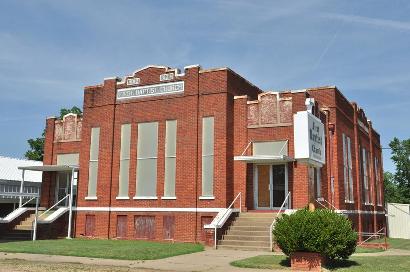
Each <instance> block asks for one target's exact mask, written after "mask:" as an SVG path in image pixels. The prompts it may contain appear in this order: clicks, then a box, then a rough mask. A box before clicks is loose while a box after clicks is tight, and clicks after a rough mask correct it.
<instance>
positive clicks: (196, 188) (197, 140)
mask: <svg viewBox="0 0 410 272" xmlns="http://www.w3.org/2000/svg"><path fill="white" fill-rule="evenodd" d="M197 73H198V74H197V77H198V78H197V89H196V91H197V94H196V97H197V107H196V167H195V179H196V181H195V242H198V180H199V179H198V175H199V171H198V167H199V151H198V149H199V69H198V71H197ZM201 228H202V226H201ZM201 230H202V229H201Z"/></svg>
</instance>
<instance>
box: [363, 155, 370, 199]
mask: <svg viewBox="0 0 410 272" xmlns="http://www.w3.org/2000/svg"><path fill="white" fill-rule="evenodd" d="M362 174H363V194H364V199H363V200H364V203H365V204H371V197H370V187H369V152H367V150H366V149H365V148H362Z"/></svg>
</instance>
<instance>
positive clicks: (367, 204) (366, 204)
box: [364, 203, 374, 206]
mask: <svg viewBox="0 0 410 272" xmlns="http://www.w3.org/2000/svg"><path fill="white" fill-rule="evenodd" d="M364 205H365V206H374V204H372V203H364Z"/></svg>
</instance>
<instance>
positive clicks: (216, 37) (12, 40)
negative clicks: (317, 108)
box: [0, 0, 410, 171]
mask: <svg viewBox="0 0 410 272" xmlns="http://www.w3.org/2000/svg"><path fill="white" fill-rule="evenodd" d="M409 14H410V1H408V0H404V1H395V0H386V1H384V0H379V1H373V0H372V1H366V0H361V1H332V0H323V1H319V0H309V1H306V0H301V1H276V0H268V1H262V0H261V1H241V0H222V1H195V0H189V1H179V0H173V1H169V0H168V1H159V0H158V1H134V0H133V1H131V0H130V1H125V0H120V1H102V0H98V1H97V0H95V1H88V0H82V1H79V0H78V1H74V0H73V1H64V0H59V1H52V0H49V1H47V0H37V1H34V0H27V1H23V0H17V1H16V0H2V1H1V2H0V82H1V85H0V94H1V95H0V102H1V103H0V155H3V156H11V157H23V156H24V153H25V151H26V150H27V149H28V145H27V139H29V138H33V137H38V136H40V135H41V133H42V131H43V129H44V126H45V118H46V117H48V116H53V115H58V113H59V109H60V108H64V107H65V108H67V107H70V108H71V107H72V106H74V105H76V106H80V107H81V106H82V102H83V101H82V99H83V88H84V86H89V85H94V84H99V83H101V82H102V81H103V79H104V78H107V77H113V76H120V77H123V76H125V75H128V74H131V73H132V72H133V71H135V70H137V69H138V68H142V67H144V66H146V65H149V64H156V65H165V66H170V67H178V68H181V69H182V68H183V67H184V66H187V65H191V64H200V65H201V66H202V67H203V68H212V67H230V68H231V69H233V70H235V71H236V72H237V73H239V74H240V75H242V76H243V77H245V78H246V79H248V80H249V81H251V82H252V83H254V84H255V85H257V86H258V87H260V88H261V89H263V90H275V91H279V90H289V89H304V88H309V87H316V86H324V85H336V86H337V87H338V88H339V89H340V90H341V91H342V92H343V94H344V95H345V96H346V97H347V98H348V99H349V100H351V101H355V102H357V103H358V104H359V106H360V107H362V108H364V109H365V112H366V115H367V117H368V118H369V119H370V120H372V122H373V126H374V128H375V129H376V130H377V131H378V132H379V133H380V134H381V140H382V145H383V146H384V147H387V146H388V143H389V142H390V140H391V139H392V138H393V137H398V138H400V139H408V138H410V125H409V124H410V121H409V118H410V90H408V88H409V86H410V54H409V53H410V18H409ZM383 155H384V169H385V170H388V171H394V165H393V163H392V162H391V160H390V153H389V150H384V154H383Z"/></svg>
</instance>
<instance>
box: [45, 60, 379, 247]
mask: <svg viewBox="0 0 410 272" xmlns="http://www.w3.org/2000/svg"><path fill="white" fill-rule="evenodd" d="M162 74H172V75H173V76H172V78H171V79H170V80H167V81H165V82H161V81H160V76H161V75H162ZM132 78H138V79H139V85H138V86H149V85H153V84H160V83H168V82H180V81H183V82H184V91H183V92H180V93H175V94H168V95H157V96H146V97H141V98H135V99H124V100H118V99H116V93H117V90H118V89H124V88H130V87H131V86H128V85H127V80H128V79H132ZM309 97H310V98H314V99H315V102H316V112H315V115H316V116H317V117H319V118H320V119H321V121H322V122H323V123H324V125H325V132H326V135H325V138H326V164H325V165H324V166H323V167H322V169H321V192H322V197H323V198H324V199H325V200H326V201H328V202H329V203H331V204H332V205H334V206H335V207H336V208H337V209H338V210H343V211H344V212H346V213H347V214H348V215H349V217H350V218H351V219H352V221H353V223H354V226H355V227H356V228H357V229H358V230H359V231H366V232H374V231H376V230H378V229H379V228H380V227H381V226H384V224H385V222H384V214H382V213H383V211H384V208H383V206H377V205H376V204H375V203H376V198H375V197H376V193H373V195H372V196H373V198H374V199H373V203H374V205H365V204H364V203H362V201H361V199H362V193H361V192H362V191H361V187H362V181H361V180H362V178H361V175H360V172H359V170H358V169H359V168H360V167H359V166H360V161H359V156H358V154H359V151H358V146H359V145H360V146H361V147H365V148H366V149H367V150H368V151H369V152H370V157H371V162H373V160H374V159H373V157H378V158H379V161H380V162H381V146H380V136H379V135H378V134H377V132H376V131H375V130H374V129H373V128H372V124H371V122H368V121H367V118H366V116H365V114H364V112H363V110H362V109H360V108H359V107H358V106H357V105H356V104H355V103H350V102H349V101H347V100H346V99H345V98H344V96H343V95H342V94H341V93H340V91H339V90H338V89H337V88H335V87H323V88H314V89H306V90H303V91H285V92H280V93H273V92H265V93H264V92H262V90H260V89H259V88H258V87H256V86H254V85H253V84H251V83H250V82H248V81H247V80H245V79H244V78H242V77H241V76H239V75H238V74H236V73H235V72H233V71H232V70H230V69H229V68H221V69H212V70H203V69H201V68H200V67H199V66H189V67H186V68H185V70H184V73H182V74H180V73H178V71H177V70H176V69H171V68H168V67H162V66H148V67H146V68H143V69H141V70H138V71H136V72H135V73H134V74H133V75H131V76H128V77H126V78H124V79H123V80H121V79H118V78H109V79H105V80H104V82H103V83H102V84H101V85H95V86H88V87H85V90H84V105H83V117H82V119H81V118H78V119H74V117H71V118H67V120H63V121H60V120H57V119H56V118H49V119H47V126H46V143H45V156H44V164H45V165H47V164H56V161H57V155H59V154H68V153H79V169H80V170H79V178H78V187H77V197H76V206H77V209H76V212H75V214H74V215H75V216H74V230H75V236H77V237H80V236H87V235H88V236H94V237H99V238H117V236H118V233H119V232H120V233H121V237H118V238H120V239H154V240H169V239H170V237H171V239H172V240H175V241H198V242H205V243H212V242H213V239H214V238H213V232H212V231H208V232H206V231H205V230H204V228H203V225H204V224H209V223H210V221H212V218H213V217H214V216H215V215H216V213H217V211H218V209H221V208H226V207H227V206H228V205H229V204H230V203H231V202H232V200H233V199H234V198H235V196H237V195H238V193H241V194H242V209H243V210H245V211H246V210H254V209H255V207H254V199H253V198H254V194H253V190H254V185H253V183H254V182H253V165H252V164H251V163H246V162H241V161H236V160H234V157H235V156H239V155H241V153H242V152H243V151H244V150H245V148H246V147H247V145H248V144H249V143H250V142H255V141H286V140H287V141H288V146H287V148H288V155H289V156H290V157H293V155H294V143H293V137H294V136H293V130H294V127H293V115H294V114H295V113H296V112H298V111H305V110H306V106H305V100H306V98H309ZM208 116H213V117H214V120H215V123H214V179H213V192H214V199H201V198H200V197H201V184H202V183H201V177H202V176H201V171H202V161H201V160H202V156H201V154H202V150H201V148H202V145H201V143H202V138H201V137H202V136H201V135H202V118H203V117H208ZM166 120H177V138H176V141H177V145H176V146H177V148H176V150H177V151H176V181H175V192H176V199H162V198H161V197H162V196H163V195H164V174H165V167H164V164H165V122H166ZM358 120H361V121H360V124H361V125H359V122H358ZM154 121H155V122H158V125H159V126H158V155H157V157H158V159H157V183H156V195H157V199H133V196H135V195H136V169H137V159H136V158H137V139H138V135H137V134H138V130H137V126H138V124H139V123H142V122H154ZM65 122H71V123H70V124H71V127H70V125H67V124H66V123H65ZM122 124H131V143H130V146H131V149H130V167H129V188H128V195H129V199H117V196H118V191H119V172H120V149H121V125H122ZM363 124H364V126H365V127H366V128H367V129H366V130H367V132H366V130H365V129H364V128H363ZM93 127H99V128H100V140H99V159H98V177H97V198H96V199H92V200H91V199H87V198H86V197H87V193H88V177H89V160H90V141H91V139H90V138H91V129H92V128H93ZM342 133H345V134H347V135H349V136H350V137H351V139H352V159H353V173H354V188H355V195H354V200H355V201H354V203H345V200H344V199H345V198H344V175H343V154H342V153H343V147H342V144H341V141H342ZM247 152H249V151H247ZM370 165H372V164H370ZM287 168H288V189H289V191H290V192H291V207H292V208H295V209H297V208H302V207H304V206H306V205H307V203H308V201H309V196H308V194H307V192H308V190H309V188H308V166H306V165H305V164H302V163H299V162H297V161H293V162H289V163H287ZM379 171H380V173H382V168H381V167H380V168H379ZM369 176H370V186H371V188H372V191H373V192H375V190H376V187H377V186H376V185H375V184H374V182H375V174H374V166H371V167H370V173H369ZM381 177H382V175H381ZM54 180H55V174H53V173H45V174H44V180H43V185H42V198H41V206H43V207H50V206H51V205H52V204H53V203H54V201H55V199H54V195H55V194H54V193H53V192H54V190H55V182H53V181H54ZM332 186H333V188H334V189H333V191H332V189H331V188H332ZM325 205H328V204H326V203H325ZM236 207H239V203H237V204H236ZM119 216H120V217H119ZM124 216H126V217H124ZM118 218H121V220H117V219H118ZM136 220H142V221H144V220H145V221H144V222H149V223H147V224H148V225H149V227H146V229H144V231H145V232H144V233H140V230H137V227H136V223H135V222H136ZM120 221H121V222H120ZM124 222H125V223H124ZM124 224H125V225H124ZM148 225H147V226H148ZM141 237H145V238H141Z"/></svg>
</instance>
